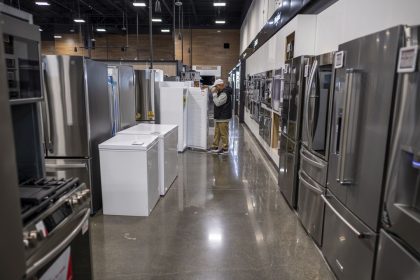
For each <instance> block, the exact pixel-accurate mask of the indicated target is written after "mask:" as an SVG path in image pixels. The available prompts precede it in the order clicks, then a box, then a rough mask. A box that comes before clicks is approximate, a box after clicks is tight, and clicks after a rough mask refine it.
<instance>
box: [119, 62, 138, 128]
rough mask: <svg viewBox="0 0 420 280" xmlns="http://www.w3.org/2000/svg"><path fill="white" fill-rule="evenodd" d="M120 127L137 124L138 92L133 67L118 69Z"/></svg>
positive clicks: (120, 67)
mask: <svg viewBox="0 0 420 280" xmlns="http://www.w3.org/2000/svg"><path fill="white" fill-rule="evenodd" d="M118 73H119V75H118V84H119V105H120V106H119V109H120V127H119V129H120V130H122V129H125V128H128V127H130V126H132V125H134V124H135V123H136V106H135V104H136V90H135V86H134V70H133V67H131V66H119V67H118Z"/></svg>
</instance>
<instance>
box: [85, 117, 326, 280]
mask: <svg viewBox="0 0 420 280" xmlns="http://www.w3.org/2000/svg"><path fill="white" fill-rule="evenodd" d="M179 161H180V164H179V167H180V173H179V177H178V179H177V180H176V181H175V182H174V184H173V186H172V188H171V189H170V191H169V192H168V193H167V195H166V196H165V197H164V198H162V199H161V200H160V201H159V203H158V204H157V206H156V208H155V209H154V210H153V212H152V214H151V216H149V217H147V218H137V217H119V216H102V215H97V216H96V217H94V218H93V219H92V242H93V263H94V275H95V279H96V280H99V279H100V280H107V279H113V280H115V279H121V280H129V279H130V280H134V279H194V280H196V279H200V280H201V279H203V280H207V279H208V280H210V279H214V280H222V279H235V280H236V279H281V280H289V279H293V280H303V279H308V280H309V279H310V280H314V279H320V280H321V279H322V280H328V279H334V277H333V276H332V274H331V272H330V271H329V270H328V267H327V265H326V263H325V261H324V260H323V259H322V257H321V254H320V253H319V252H318V249H317V248H316V246H315V245H314V243H313V242H312V241H311V239H310V238H309V237H308V235H307V234H306V233H305V231H304V230H303V228H302V226H301V225H300V223H299V221H298V219H297V217H296V215H295V214H294V213H293V212H292V211H291V210H290V209H289V207H288V206H287V204H286V202H285V200H284V199H283V197H282V195H281V193H280V192H279V190H278V188H277V183H276V181H277V179H276V171H275V170H274V169H273V167H272V165H271V163H270V162H267V158H266V156H265V155H264V153H263V152H262V150H261V149H260V147H259V146H258V145H257V143H256V142H255V139H254V138H252V136H251V135H250V132H248V130H247V129H244V128H243V127H242V126H238V125H237V124H236V123H234V124H231V150H230V154H229V155H228V156H219V155H210V154H206V153H202V152H194V151H187V152H185V153H184V154H182V155H180V157H179Z"/></svg>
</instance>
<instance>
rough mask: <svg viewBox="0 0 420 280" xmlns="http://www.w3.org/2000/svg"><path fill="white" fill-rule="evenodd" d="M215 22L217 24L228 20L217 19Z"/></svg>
mask: <svg viewBox="0 0 420 280" xmlns="http://www.w3.org/2000/svg"><path fill="white" fill-rule="evenodd" d="M215 23H216V24H225V23H226V21H225V20H216V21H215Z"/></svg>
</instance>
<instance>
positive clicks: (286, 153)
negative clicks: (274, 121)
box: [278, 56, 309, 208]
mask: <svg viewBox="0 0 420 280" xmlns="http://www.w3.org/2000/svg"><path fill="white" fill-rule="evenodd" d="M308 60H309V57H307V56H300V57H296V58H293V59H291V60H288V61H286V65H285V71H284V94H283V108H282V111H281V114H280V115H281V121H280V130H281V134H280V149H279V157H280V163H279V179H278V184H279V187H280V191H281V192H282V193H283V196H284V197H285V198H286V200H287V202H288V203H289V205H290V206H291V207H292V208H296V203H297V182H298V179H297V172H298V166H299V149H300V141H301V122H302V108H303V106H302V105H303V94H304V91H305V78H304V68H305V65H306V64H308Z"/></svg>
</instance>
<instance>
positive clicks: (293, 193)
mask: <svg viewBox="0 0 420 280" xmlns="http://www.w3.org/2000/svg"><path fill="white" fill-rule="evenodd" d="M298 147H299V144H298V143H296V142H295V141H293V140H291V139H289V138H288V137H286V136H285V135H283V134H281V135H280V149H279V157H280V163H279V177H278V184H279V187H280V191H281V192H282V193H283V195H284V197H285V198H286V200H287V202H288V203H289V205H290V207H292V208H296V204H297V183H298V176H297V172H298V170H297V166H298V164H297V161H298V160H299V159H298V154H299V149H298Z"/></svg>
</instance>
